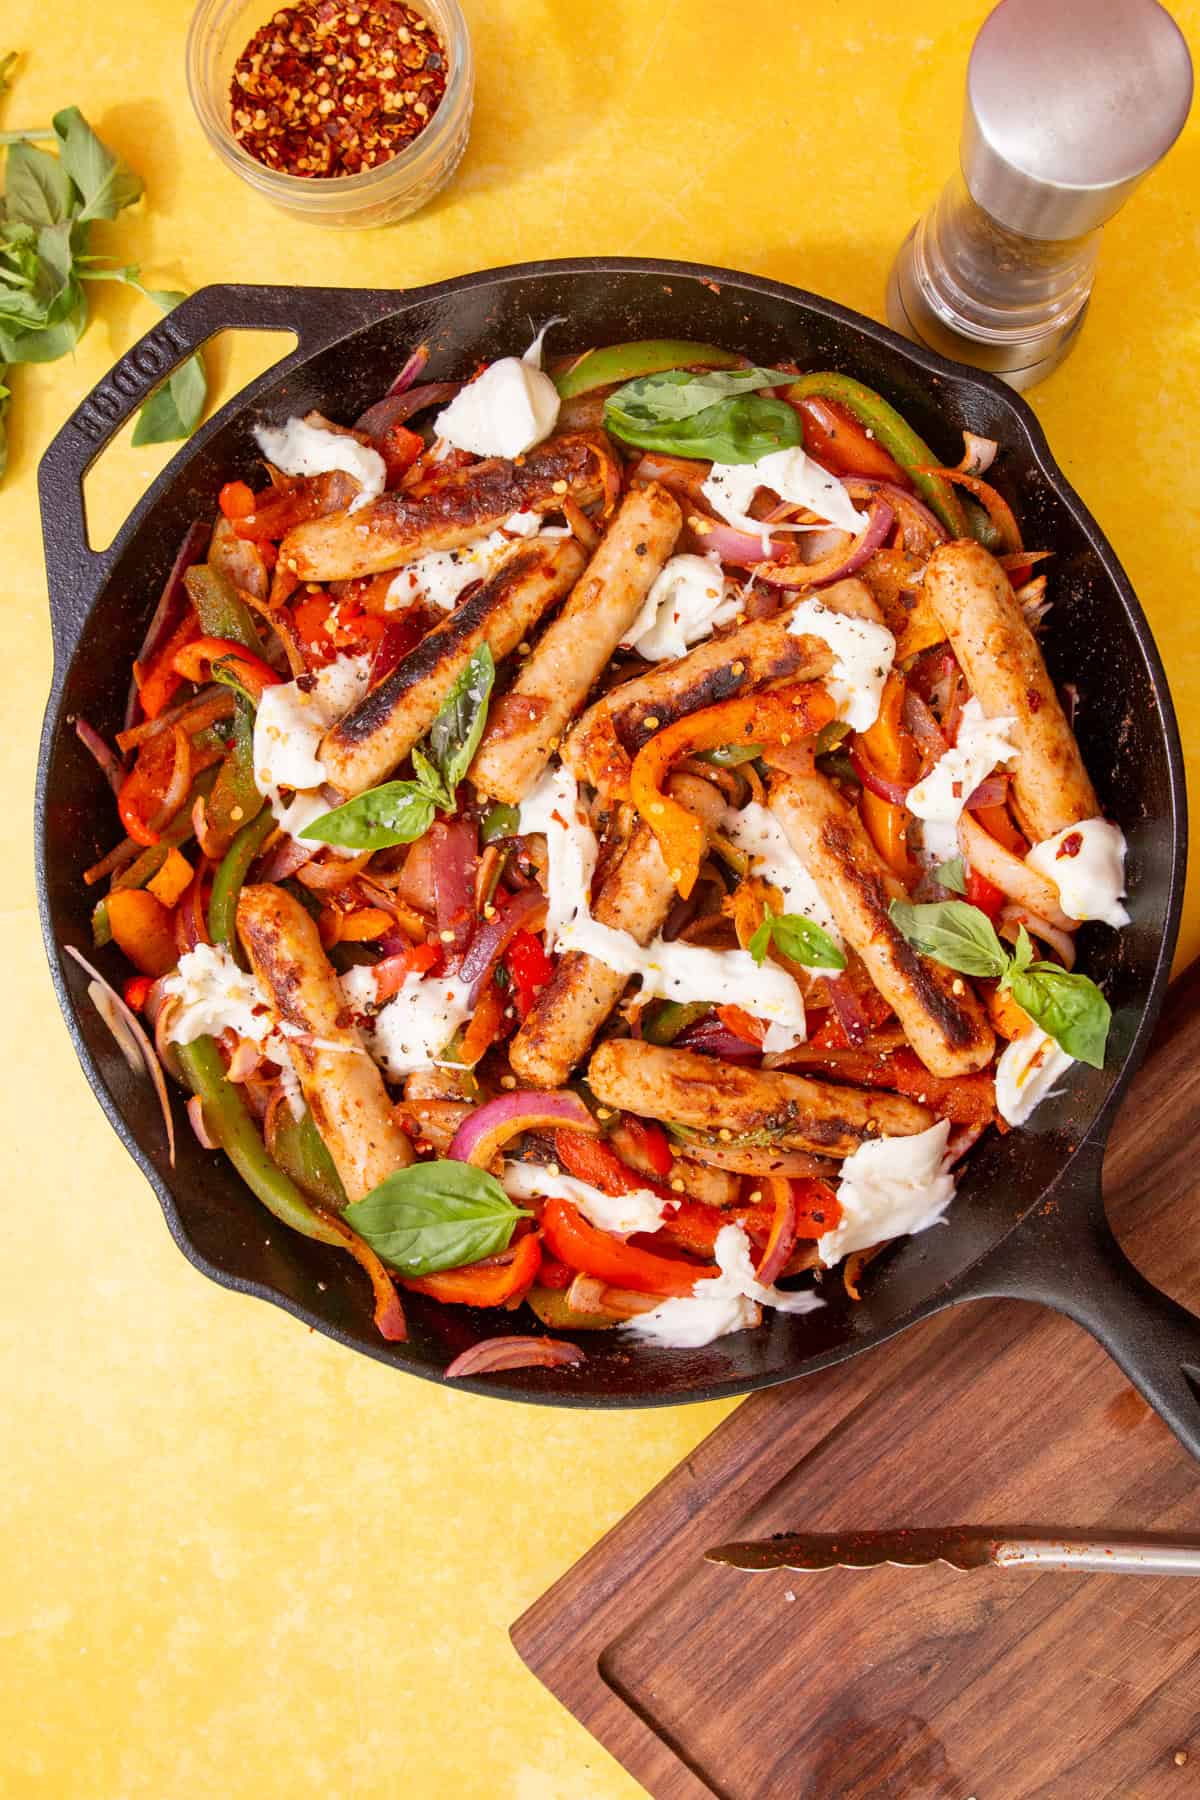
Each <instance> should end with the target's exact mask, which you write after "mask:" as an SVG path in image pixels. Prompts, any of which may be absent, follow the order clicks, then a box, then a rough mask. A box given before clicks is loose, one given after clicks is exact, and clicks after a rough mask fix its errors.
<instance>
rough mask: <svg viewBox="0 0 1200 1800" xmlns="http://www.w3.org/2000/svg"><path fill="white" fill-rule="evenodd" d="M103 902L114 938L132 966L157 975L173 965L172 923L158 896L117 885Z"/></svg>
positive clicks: (175, 952)
mask: <svg viewBox="0 0 1200 1800" xmlns="http://www.w3.org/2000/svg"><path fill="white" fill-rule="evenodd" d="M105 904H106V906H107V909H108V923H109V926H110V928H111V930H112V934H113V941H114V943H115V944H116V946H117V948H118V950H120V951H121V952H122V953H123V954H124V955H125V956H127V957H128V958H129V961H130V962H131V963H132V964H133V966H134V968H135V969H137V970H139V971H140V972H141V973H142V974H143V975H150V976H153V977H157V976H159V975H165V974H166V973H167V971H168V969H173V968H174V967H175V964H176V963H177V962H178V961H179V950H178V947H177V945H176V943H175V926H174V922H173V921H172V918H171V915H170V913H169V912H168V911H167V908H166V907H165V906H164V905H163V903H162V901H161V900H156V899H155V898H154V895H153V894H151V893H150V892H149V891H148V890H147V889H146V888H116V889H115V890H114V891H113V892H112V893H111V894H110V895H109V896H108V899H107V901H106V903H105Z"/></svg>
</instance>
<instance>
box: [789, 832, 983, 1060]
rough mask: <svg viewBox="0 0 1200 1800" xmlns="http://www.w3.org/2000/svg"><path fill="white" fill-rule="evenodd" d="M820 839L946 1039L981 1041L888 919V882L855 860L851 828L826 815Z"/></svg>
mask: <svg viewBox="0 0 1200 1800" xmlns="http://www.w3.org/2000/svg"><path fill="white" fill-rule="evenodd" d="M821 842H822V845H823V847H824V848H825V850H826V851H827V852H828V854H829V855H830V856H831V857H833V858H834V859H835V860H836V862H837V865H838V870H839V874H840V877H841V880H842V881H843V882H844V883H845V885H846V887H847V888H848V889H850V890H851V891H852V892H853V893H855V894H857V896H858V899H859V902H860V904H861V906H862V908H863V910H864V912H865V913H866V914H867V916H868V917H869V918H870V920H871V924H872V928H873V932H874V935H875V936H876V937H881V938H885V939H886V940H887V942H888V944H889V946H890V948H891V952H892V956H893V958H894V960H895V963H896V966H897V967H898V968H899V970H900V972H901V974H902V975H903V976H904V978H905V980H906V981H907V982H908V983H909V985H910V987H911V988H912V992H913V996H914V998H915V999H916V1000H917V1002H918V1003H919V1005H920V1006H921V1007H922V1009H923V1010H924V1011H925V1012H926V1013H927V1014H928V1015H929V1017H930V1018H931V1019H932V1020H933V1021H934V1023H935V1024H936V1025H937V1027H938V1029H939V1031H941V1032H942V1033H943V1034H944V1036H945V1039H946V1042H947V1044H949V1045H950V1046H951V1048H953V1049H955V1050H972V1049H974V1048H976V1047H977V1046H978V1045H979V1044H980V1043H981V1042H982V1041H983V1039H982V1033H981V1031H980V1029H979V1026H978V1024H977V1023H976V1021H975V1020H974V1019H973V1018H972V1017H971V1015H970V1013H969V1012H967V1011H966V1009H965V1008H963V1007H961V1006H959V1005H958V1004H957V1003H956V1001H955V999H954V996H953V994H951V993H947V991H946V986H945V977H944V976H939V974H938V972H937V970H936V969H935V968H934V966H933V965H932V964H931V963H930V962H929V961H928V959H927V958H926V957H924V956H922V955H921V954H920V952H919V951H917V950H914V949H913V947H912V945H911V944H910V943H909V941H908V939H907V938H906V937H905V936H904V935H903V933H902V932H899V931H897V930H896V927H895V926H894V925H893V924H892V921H891V918H890V917H889V915H888V907H889V905H890V902H891V898H892V896H891V894H890V893H889V892H888V887H887V884H886V882H885V881H884V880H883V879H882V877H881V876H880V875H878V874H877V873H875V872H874V871H873V870H870V869H864V868H862V867H861V866H860V865H859V863H858V862H857V860H856V859H855V855H854V841H853V836H852V834H851V832H850V831H849V830H848V829H847V827H846V826H845V825H844V824H843V823H842V822H841V821H840V820H838V819H829V820H827V821H826V823H825V824H824V825H823V826H822V828H821Z"/></svg>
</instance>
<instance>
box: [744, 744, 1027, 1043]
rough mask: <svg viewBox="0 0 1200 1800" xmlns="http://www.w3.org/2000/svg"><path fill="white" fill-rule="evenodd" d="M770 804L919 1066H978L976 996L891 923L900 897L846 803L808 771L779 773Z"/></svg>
mask: <svg viewBox="0 0 1200 1800" xmlns="http://www.w3.org/2000/svg"><path fill="white" fill-rule="evenodd" d="M769 804H770V808H771V811H772V812H773V813H774V814H775V817H776V818H777V819H778V820H779V823H780V824H781V825H782V827H783V829H784V831H785V832H786V833H787V837H788V841H789V842H790V844H791V846H792V848H793V850H794V851H795V852H796V855H797V856H798V857H799V858H800V860H801V862H803V864H804V866H805V867H806V868H807V870H808V872H809V874H810V875H811V876H812V878H813V880H814V881H815V882H816V884H817V886H818V887H819V888H820V890H821V892H822V894H823V895H824V896H825V899H826V900H827V902H828V903H829V907H830V910H831V911H832V913H833V916H834V918H835V919H836V920H837V924H838V929H839V930H840V931H841V933H842V935H843V937H844V938H845V939H846V942H847V943H848V944H850V945H851V946H852V947H853V948H854V949H855V950H857V951H858V954H859V955H860V956H861V957H862V959H863V962H864V963H865V964H866V968H867V972H868V974H869V975H870V977H871V980H872V981H873V982H874V983H875V986H876V987H877V988H878V989H879V992H880V993H881V994H882V995H883V997H884V999H885V1000H886V1001H887V1002H888V1004H889V1005H890V1006H891V1007H892V1008H893V1009H894V1010H895V1013H896V1016H897V1018H898V1019H899V1020H900V1023H901V1025H902V1026H903V1027H904V1031H905V1035H906V1036H907V1038H908V1041H909V1043H910V1044H911V1045H912V1047H913V1049H914V1050H915V1051H916V1053H917V1055H918V1056H919V1057H920V1058H921V1061H922V1062H923V1063H924V1064H925V1067H926V1068H927V1069H928V1070H929V1071H930V1073H931V1074H934V1075H967V1074H970V1073H971V1072H972V1071H973V1070H975V1069H982V1068H983V1067H984V1066H985V1064H987V1063H988V1062H990V1060H991V1056H992V1051H993V1049H994V1048H995V1038H994V1037H993V1035H992V1029H991V1026H990V1025H989V1024H988V1022H987V1018H986V1016H985V1014H984V1011H983V1008H982V1006H981V1005H980V1003H979V999H978V997H977V996H976V994H975V992H974V990H973V989H972V988H971V986H970V983H969V982H968V981H967V980H966V979H965V978H964V977H963V976H961V975H956V974H954V973H953V971H952V970H950V969H945V968H943V967H942V966H941V964H940V963H935V962H930V960H929V959H928V958H927V957H924V956H921V955H920V954H919V953H918V952H917V951H916V950H914V949H913V947H912V945H911V944H909V943H908V942H907V940H906V939H905V938H903V937H902V936H901V935H900V933H899V932H898V931H897V930H896V927H895V926H894V925H893V924H892V921H891V919H890V918H889V917H888V907H889V906H890V904H891V902H892V901H893V900H907V899H908V894H907V891H906V890H905V888H904V886H903V884H902V883H901V882H900V881H898V880H897V878H896V876H895V875H893V874H892V872H891V870H890V869H889V868H888V866H887V864H886V863H885V862H884V861H883V859H882V857H881V856H880V855H879V852H878V851H877V850H876V848H875V846H874V844H873V843H872V842H871V840H870V838H869V837H868V836H867V833H866V831H865V829H864V827H863V824H862V821H861V820H860V818H859V816H858V814H857V812H856V811H855V810H854V808H853V807H852V806H849V805H847V803H846V802H845V801H844V800H842V799H841V798H840V797H839V795H838V793H837V792H836V790H835V789H834V787H833V786H832V784H831V783H830V782H828V781H827V780H826V779H825V777H824V776H823V775H820V774H817V773H816V772H815V771H814V773H813V774H811V775H780V776H777V777H776V778H775V779H774V780H773V781H772V783H771V794H770V801H769Z"/></svg>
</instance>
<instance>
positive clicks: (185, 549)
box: [124, 519, 212, 731]
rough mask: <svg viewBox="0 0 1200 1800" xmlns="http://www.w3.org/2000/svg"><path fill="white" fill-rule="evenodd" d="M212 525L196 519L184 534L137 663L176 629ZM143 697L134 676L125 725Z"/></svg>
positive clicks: (134, 716) (132, 719) (138, 709)
mask: <svg viewBox="0 0 1200 1800" xmlns="http://www.w3.org/2000/svg"><path fill="white" fill-rule="evenodd" d="M211 529H212V528H211V526H208V525H206V524H205V523H204V522H203V520H201V519H195V520H193V522H192V523H191V524H190V525H189V526H188V528H187V531H186V532H185V533H184V537H183V542H182V543H181V544H180V546H179V548H178V550H177V551H176V552H175V561H174V562H173V563H172V564H171V572H170V574H169V575H168V576H167V579H166V581H165V582H164V583H163V591H162V593H161V594H160V595H159V600H158V605H157V606H156V607H155V609H154V613H153V616H152V618H151V620H150V623H149V625H147V627H146V635H145V637H144V638H143V639H142V646H141V649H140V650H139V651H138V653H137V656H136V657H135V658H134V661H135V663H148V662H149V661H150V659H151V658H152V657H153V655H154V653H155V651H156V650H158V648H159V646H160V645H162V644H164V643H165V642H166V640H167V638H168V637H169V636H170V634H171V632H172V631H173V630H174V629H175V625H176V622H177V614H178V613H180V612H182V610H183V602H184V600H185V598H186V589H185V588H184V585H183V578H184V576H185V575H186V573H187V571H188V570H189V569H190V568H191V566H192V564H193V563H198V562H199V561H200V558H201V557H202V556H203V555H204V552H205V550H206V549H207V548H208V539H209V535H210V532H211ZM141 710H142V706H141V700H140V697H139V695H138V684H137V681H136V679H135V678H134V677H132V676H131V677H130V681H129V694H128V697H127V698H126V701H125V719H124V728H125V730H126V731H128V730H129V728H130V726H131V725H133V724H134V722H135V721H136V719H137V717H138V714H139V713H140V712H141Z"/></svg>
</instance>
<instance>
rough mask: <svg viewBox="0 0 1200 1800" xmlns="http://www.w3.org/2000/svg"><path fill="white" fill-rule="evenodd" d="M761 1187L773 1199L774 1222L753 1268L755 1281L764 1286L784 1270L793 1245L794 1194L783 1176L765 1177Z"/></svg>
mask: <svg viewBox="0 0 1200 1800" xmlns="http://www.w3.org/2000/svg"><path fill="white" fill-rule="evenodd" d="M763 1186H764V1187H765V1188H766V1189H767V1190H768V1194H767V1197H768V1198H769V1199H771V1200H772V1201H773V1202H774V1206H775V1222H774V1224H773V1226H772V1228H771V1235H770V1238H769V1239H768V1240H767V1247H766V1249H765V1250H764V1251H763V1256H762V1261H761V1262H760V1263H759V1265H758V1268H757V1269H756V1271H755V1280H756V1281H758V1282H761V1284H762V1286H763V1287H771V1286H773V1285H774V1283H775V1282H776V1281H778V1279H779V1277H780V1276H781V1275H782V1274H783V1271H784V1270H785V1269H786V1267H787V1264H788V1258H789V1257H790V1256H791V1254H792V1251H793V1249H794V1248H795V1245H796V1195H795V1191H794V1189H793V1187H792V1184H791V1182H790V1181H788V1180H786V1179H785V1178H784V1177H782V1176H778V1175H770V1176H768V1177H767V1178H766V1180H765V1181H764V1182H763Z"/></svg>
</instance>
